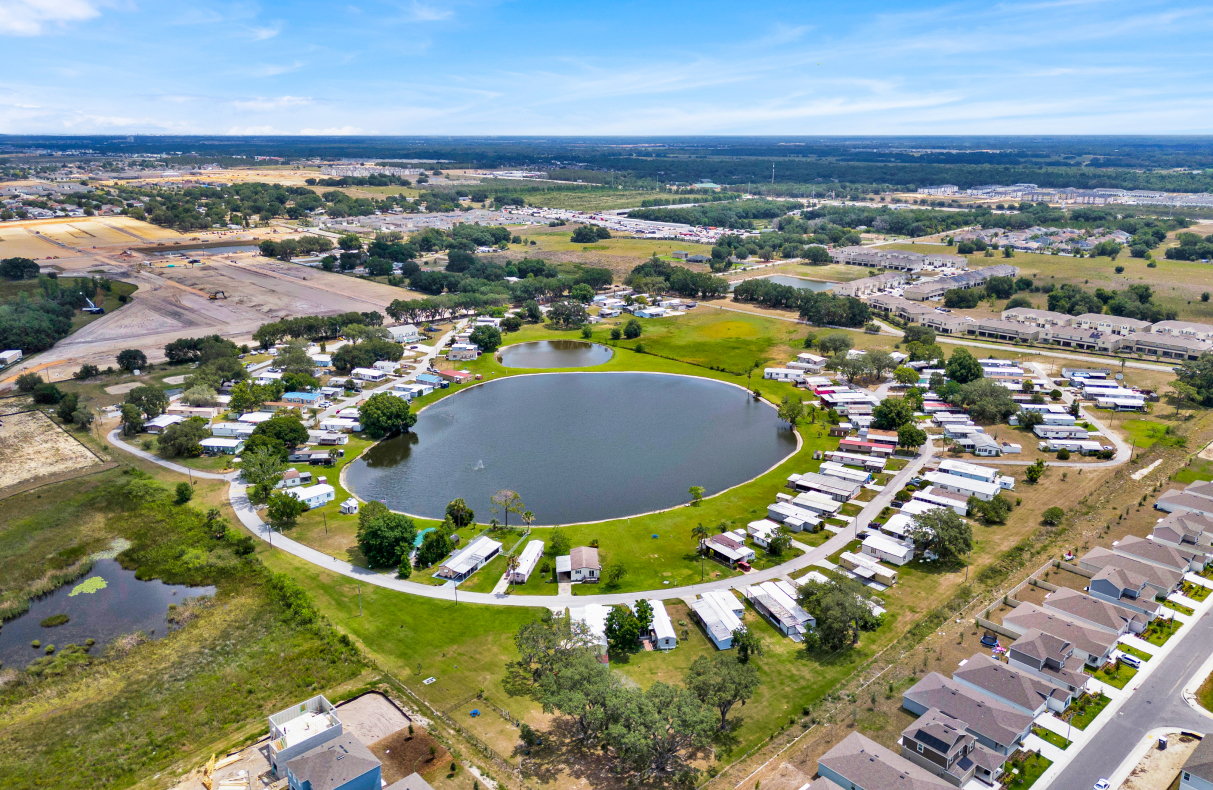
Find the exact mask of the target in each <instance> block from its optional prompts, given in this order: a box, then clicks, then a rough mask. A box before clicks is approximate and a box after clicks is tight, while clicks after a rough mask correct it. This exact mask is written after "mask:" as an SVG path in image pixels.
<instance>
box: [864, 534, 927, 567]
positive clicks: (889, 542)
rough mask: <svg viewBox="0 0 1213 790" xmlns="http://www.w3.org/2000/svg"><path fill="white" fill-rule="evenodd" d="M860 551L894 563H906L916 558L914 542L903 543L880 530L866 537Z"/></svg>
mask: <svg viewBox="0 0 1213 790" xmlns="http://www.w3.org/2000/svg"><path fill="white" fill-rule="evenodd" d="M860 551H862V552H863V553H864V554H867V555H868V556H869V557H875V558H876V559H878V560H883V561H884V562H888V563H892V564H893V565H905V564H906V563H907V562H909V561H910V560H912V559H914V545H913V544H912V543H903V542H901V541H900V540H894V539H893V538H891V537H889V536H888V535H884V534H882V533H879V532H876V533H872V534H870V535H868V536H867V537H866V538H864V539H863V546H862V548H861V549H860Z"/></svg>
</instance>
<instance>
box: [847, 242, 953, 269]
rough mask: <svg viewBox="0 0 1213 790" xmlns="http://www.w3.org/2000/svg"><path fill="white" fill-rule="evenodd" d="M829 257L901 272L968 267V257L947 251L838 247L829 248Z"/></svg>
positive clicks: (849, 262) (849, 264)
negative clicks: (930, 251)
mask: <svg viewBox="0 0 1213 790" xmlns="http://www.w3.org/2000/svg"><path fill="white" fill-rule="evenodd" d="M830 258H831V260H833V261H834V263H844V264H847V265H848V266H868V267H871V268H873V269H893V270H894V271H903V272H917V271H921V270H922V269H924V268H926V267H927V266H931V267H936V268H940V267H945V266H947V267H951V268H953V269H967V268H969V259H968V258H966V257H965V256H963V255H949V254H947V253H928V254H926V255H924V254H923V253H921V252H910V251H909V250H886V249H877V248H874V247H839V248H838V249H834V250H830Z"/></svg>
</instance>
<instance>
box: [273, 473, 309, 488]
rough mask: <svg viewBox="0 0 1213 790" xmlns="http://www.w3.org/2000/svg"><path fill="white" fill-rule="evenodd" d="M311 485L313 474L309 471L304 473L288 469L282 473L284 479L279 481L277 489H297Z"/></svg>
mask: <svg viewBox="0 0 1213 790" xmlns="http://www.w3.org/2000/svg"><path fill="white" fill-rule="evenodd" d="M311 484H312V473H311V472H310V471H308V470H307V469H305V470H303V471H302V472H300V471H299V470H298V469H287V470H286V471H285V472H283V473H282V479H281V480H279V481H278V485H277V486H275V488H295V487H297V486H306V485H311Z"/></svg>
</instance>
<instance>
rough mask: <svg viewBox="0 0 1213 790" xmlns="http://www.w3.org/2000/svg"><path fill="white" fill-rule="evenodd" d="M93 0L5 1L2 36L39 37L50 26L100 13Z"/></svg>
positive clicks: (0, 22) (0, 20)
mask: <svg viewBox="0 0 1213 790" xmlns="http://www.w3.org/2000/svg"><path fill="white" fill-rule="evenodd" d="M97 5H98V4H97V3H96V2H94V0H3V2H0V35H8V36H40V35H42V34H43V33H45V32H48V29H50V28H59V27H61V26H63V25H66V24H67V23H69V22H82V21H84V20H86V19H92V18H94V17H96V16H99V15H100V14H101V10H100V9H99V8H98V7H97Z"/></svg>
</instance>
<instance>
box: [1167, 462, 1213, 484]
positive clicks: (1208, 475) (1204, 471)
mask: <svg viewBox="0 0 1213 790" xmlns="http://www.w3.org/2000/svg"><path fill="white" fill-rule="evenodd" d="M1171 479H1172V480H1174V481H1175V482H1177V483H1195V482H1196V481H1197V480H1213V461H1203V460H1201V459H1199V458H1194V459H1192V460H1191V461H1190V462H1189V463H1188V465H1187V466H1185V467H1184V468H1183V469H1180V470H1179V471H1178V472H1176V473H1175V474H1173V475H1171Z"/></svg>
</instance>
